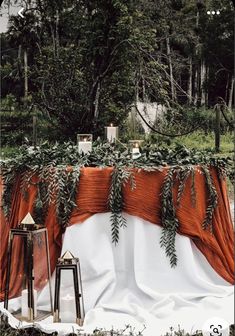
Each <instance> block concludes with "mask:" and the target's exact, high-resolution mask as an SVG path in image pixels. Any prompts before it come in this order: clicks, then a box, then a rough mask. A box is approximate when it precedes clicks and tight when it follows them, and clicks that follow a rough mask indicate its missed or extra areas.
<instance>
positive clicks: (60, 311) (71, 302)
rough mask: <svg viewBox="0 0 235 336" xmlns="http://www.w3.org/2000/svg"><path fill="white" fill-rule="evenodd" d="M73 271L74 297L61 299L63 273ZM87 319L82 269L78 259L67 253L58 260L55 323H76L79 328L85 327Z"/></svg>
mask: <svg viewBox="0 0 235 336" xmlns="http://www.w3.org/2000/svg"><path fill="white" fill-rule="evenodd" d="M68 270H70V271H72V274H73V287H74V296H71V295H70V294H67V295H66V296H64V297H60V286H61V272H62V271H68ZM84 318H85V310H84V301H83V292H82V279H81V268H80V262H79V259H78V258H75V257H74V256H73V255H72V253H71V252H69V251H66V252H65V253H64V254H63V256H62V257H61V258H59V259H58V263H57V265H56V277H55V297H54V322H65V323H66V322H68V323H74V322H76V323H77V324H78V325H79V326H82V325H83V322H84Z"/></svg>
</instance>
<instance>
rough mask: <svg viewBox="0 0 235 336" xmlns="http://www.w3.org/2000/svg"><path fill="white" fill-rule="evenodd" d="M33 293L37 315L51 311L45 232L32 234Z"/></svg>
mask: <svg viewBox="0 0 235 336" xmlns="http://www.w3.org/2000/svg"><path fill="white" fill-rule="evenodd" d="M33 276H34V283H33V284H34V292H35V294H36V296H37V310H38V314H41V315H42V314H47V313H50V312H51V310H52V307H51V301H50V300H48V299H49V298H50V290H51V289H50V282H49V279H50V267H49V264H48V255H47V241H46V231H42V232H40V231H38V232H37V233H35V234H33Z"/></svg>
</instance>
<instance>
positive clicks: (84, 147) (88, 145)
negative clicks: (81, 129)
mask: <svg viewBox="0 0 235 336" xmlns="http://www.w3.org/2000/svg"><path fill="white" fill-rule="evenodd" d="M78 149H79V153H84V154H86V153H89V152H91V149H92V141H85V140H84V141H79V143H78Z"/></svg>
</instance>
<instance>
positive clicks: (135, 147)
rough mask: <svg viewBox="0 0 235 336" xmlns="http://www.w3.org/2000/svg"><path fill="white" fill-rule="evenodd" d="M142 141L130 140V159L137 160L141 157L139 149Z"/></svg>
mask: <svg viewBox="0 0 235 336" xmlns="http://www.w3.org/2000/svg"><path fill="white" fill-rule="evenodd" d="M142 142H143V140H130V141H129V144H130V148H131V152H132V159H138V158H139V157H140V156H141V153H140V147H141V144H142Z"/></svg>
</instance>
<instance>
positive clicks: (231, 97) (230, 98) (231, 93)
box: [228, 76, 234, 110]
mask: <svg viewBox="0 0 235 336" xmlns="http://www.w3.org/2000/svg"><path fill="white" fill-rule="evenodd" d="M233 90H234V76H232V79H231V86H230V91H229V100H228V108H229V110H231V109H232V105H233Z"/></svg>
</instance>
